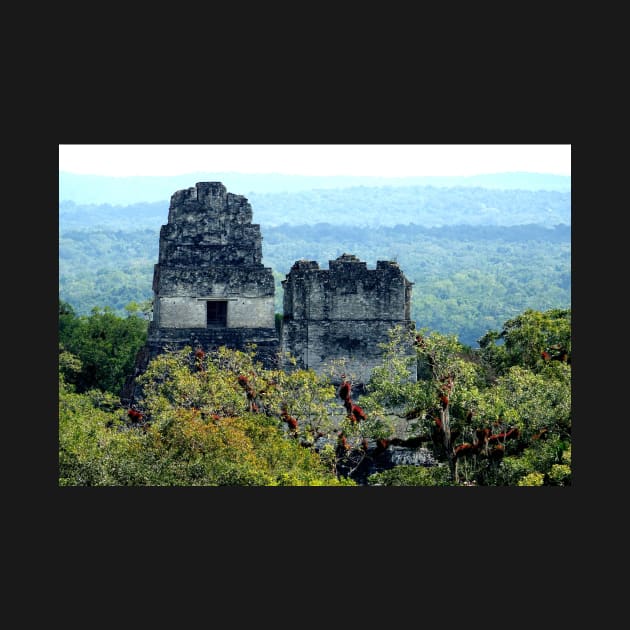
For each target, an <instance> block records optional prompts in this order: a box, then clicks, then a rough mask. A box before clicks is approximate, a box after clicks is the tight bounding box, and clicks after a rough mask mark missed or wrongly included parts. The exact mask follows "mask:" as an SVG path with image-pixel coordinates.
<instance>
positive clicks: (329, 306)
mask: <svg viewBox="0 0 630 630" xmlns="http://www.w3.org/2000/svg"><path fill="white" fill-rule="evenodd" d="M282 286H283V288H284V304H283V311H284V314H283V322H282V348H283V350H284V351H287V352H289V353H291V355H292V356H293V357H295V359H297V364H298V365H299V366H300V367H302V368H311V369H313V370H315V371H316V372H319V373H321V372H324V371H326V369H327V368H328V366H329V365H330V364H331V362H332V361H335V360H339V359H346V366H347V369H348V371H349V372H352V373H353V374H355V378H356V379H357V380H358V381H362V382H367V380H369V377H370V373H371V371H372V369H373V368H374V367H376V365H378V364H379V362H380V361H381V358H382V349H381V347H380V346H379V344H380V343H386V342H387V341H388V340H389V335H388V332H389V330H390V329H392V328H393V327H394V326H397V325H402V326H404V327H406V328H409V329H412V328H413V327H414V324H413V322H412V321H411V319H410V313H411V288H412V283H411V282H410V281H409V280H407V278H405V276H404V274H403V273H402V271H401V270H400V268H399V266H398V264H397V263H395V262H390V261H382V260H380V261H378V262H377V264H376V269H368V268H367V263H365V262H362V261H360V260H359V259H358V258H357V257H356V256H354V255H353V254H343V255H342V256H340V257H339V258H337V259H336V260H331V261H329V268H328V269H320V268H319V265H318V263H317V262H316V261H308V260H299V261H297V262H296V263H295V264H294V265H293V267H292V268H291V270H290V272H289V273H288V274H287V276H286V278H285V280H283V282H282ZM409 354H410V356H411V355H413V354H414V353H413V350H412V348H409ZM412 377H413V376H412Z"/></svg>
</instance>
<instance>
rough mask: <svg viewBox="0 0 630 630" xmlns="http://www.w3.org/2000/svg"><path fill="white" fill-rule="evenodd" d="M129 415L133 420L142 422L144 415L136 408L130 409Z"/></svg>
mask: <svg viewBox="0 0 630 630" xmlns="http://www.w3.org/2000/svg"><path fill="white" fill-rule="evenodd" d="M127 415H128V416H129V417H130V418H131V420H132V421H133V422H140V421H141V420H142V418H143V417H144V416H143V415H142V414H141V413H140V412H139V411H136V410H135V409H129V410H128V411H127Z"/></svg>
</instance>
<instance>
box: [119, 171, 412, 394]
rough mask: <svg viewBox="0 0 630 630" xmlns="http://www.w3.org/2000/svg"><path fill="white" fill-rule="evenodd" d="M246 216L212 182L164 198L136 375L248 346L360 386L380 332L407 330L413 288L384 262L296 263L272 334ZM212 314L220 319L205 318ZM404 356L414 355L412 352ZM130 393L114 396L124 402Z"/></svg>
mask: <svg viewBox="0 0 630 630" xmlns="http://www.w3.org/2000/svg"><path fill="white" fill-rule="evenodd" d="M252 219H253V212H252V208H251V205H250V204H249V202H248V201H247V199H246V198H245V197H244V196H242V195H236V194H233V193H229V192H227V190H226V188H225V186H224V185H223V184H222V183H221V182H198V183H197V184H195V186H194V187H193V188H188V189H185V190H178V191H177V192H175V193H174V194H173V195H172V197H171V202H170V206H169V212H168V222H167V224H166V225H163V226H162V228H161V230H160V241H159V254H158V262H157V264H156V265H155V268H154V274H153V294H154V304H153V319H152V321H151V323H150V325H149V331H148V338H147V343H146V346H145V347H144V348H143V349H142V351H141V352H140V353H139V355H138V360H137V362H136V374H138V373H140V372H142V371H143V370H144V369H145V368H146V365H147V364H148V361H150V359H151V358H153V357H154V356H156V355H157V354H159V353H160V352H162V351H164V350H165V349H167V348H169V349H181V348H183V347H184V346H186V345H190V346H191V347H193V348H195V349H196V348H197V347H201V348H203V349H204V350H206V351H209V350H210V351H211V350H213V349H216V348H217V347H219V346H221V345H225V346H228V347H232V348H236V349H241V350H244V349H246V347H247V346H248V345H249V344H252V343H254V344H256V346H257V354H258V357H257V358H258V359H259V360H261V361H262V362H263V364H264V365H265V366H266V367H276V366H277V365H278V364H280V365H281V366H282V367H285V368H287V369H288V365H289V364H288V363H279V361H280V359H279V357H280V356H281V352H282V353H289V354H290V355H292V356H293V357H295V358H296V359H297V362H298V367H301V368H310V369H313V370H314V371H315V372H317V373H319V374H322V373H325V372H327V370H328V368H329V367H330V365H331V363H332V362H335V361H339V360H345V361H346V367H347V370H348V372H349V373H352V374H353V375H354V381H355V383H356V382H363V383H365V382H367V380H368V379H369V377H370V373H371V371H372V369H373V368H374V367H375V366H376V365H377V364H378V363H379V362H380V360H381V356H382V350H381V348H380V347H379V344H380V343H382V342H387V341H388V338H389V337H388V331H389V330H390V329H391V328H393V327H394V326H396V325H403V326H405V327H407V328H409V329H413V328H414V323H413V322H412V321H411V319H410V312H411V289H412V283H411V282H409V280H407V278H406V277H405V275H404V274H403V272H402V271H401V269H400V268H399V266H398V264H397V263H395V262H391V261H382V260H380V261H378V262H377V264H376V268H375V269H368V268H367V264H366V263H365V262H362V261H361V260H359V259H358V258H357V257H356V256H354V255H353V254H343V255H342V256H340V257H339V258H337V259H336V260H331V261H329V268H328V269H320V268H319V264H318V263H317V262H316V261H309V260H298V261H296V262H295V263H294V265H293V266H292V268H291V270H290V272H289V273H288V274H287V276H286V278H285V280H283V281H282V285H283V288H284V302H283V319H282V329H281V336H280V337H279V336H278V334H277V332H276V327H275V313H274V293H275V286H274V279H273V273H272V270H271V269H270V268H268V267H264V266H263V264H262V236H261V233H260V226H259V225H257V224H253V223H252ZM216 302H219V303H220V304H218V305H217V304H216ZM214 309H218V310H219V311H221V312H222V315H216V314H212V312H213V310H214ZM408 352H409V355H410V356H413V355H414V354H415V353H414V351H413V348H412V347H411V346H410V347H409V348H408ZM413 378H415V375H414V377H413ZM129 387H131V386H129ZM129 387H126V392H127V395H125V394H124V393H123V398H125V397H126V398H127V399H128V398H129V397H132V394H130V393H129V392H130V391H132V390H130V389H129Z"/></svg>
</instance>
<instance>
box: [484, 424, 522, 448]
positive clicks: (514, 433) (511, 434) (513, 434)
mask: <svg viewBox="0 0 630 630" xmlns="http://www.w3.org/2000/svg"><path fill="white" fill-rule="evenodd" d="M518 435H519V431H518V427H514V428H513V429H510V430H509V431H503V432H501V433H495V434H494V435H490V436H489V437H488V443H489V444H494V443H496V442H499V441H501V440H503V441H505V440H511V439H512V438H517V437H518Z"/></svg>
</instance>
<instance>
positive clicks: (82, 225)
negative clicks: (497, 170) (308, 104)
mask: <svg viewBox="0 0 630 630" xmlns="http://www.w3.org/2000/svg"><path fill="white" fill-rule="evenodd" d="M173 192H174V191H173ZM246 196H247V199H248V200H249V202H250V204H251V206H252V210H253V214H254V222H255V223H258V224H260V225H261V226H263V228H266V227H270V226H275V225H283V224H288V225H305V224H308V225H314V224H316V223H330V224H332V225H338V226H339V229H340V230H343V231H347V230H352V229H353V228H356V227H360V226H379V225H390V226H394V225H401V224H403V225H404V224H410V223H415V224H416V225H424V226H427V227H433V226H435V227H437V226H441V225H495V226H510V225H528V224H536V225H541V226H546V227H550V228H551V227H554V226H555V225H560V224H564V225H570V224H571V193H570V192H559V191H553V190H537V191H531V190H520V189H516V190H509V189H508V190H505V189H490V188H479V187H477V188H467V187H452V188H439V187H436V186H404V187H403V186H400V187H398V186H380V187H373V188H368V187H365V186H358V187H350V188H320V189H316V190H308V191H301V192H291V193H254V192H252V193H249V194H248V195H246ZM168 206H169V201H168V200H166V199H165V200H162V201H154V202H140V203H134V204H129V205H112V204H110V203H106V204H82V203H75V202H74V201H62V202H60V203H59V228H60V231H61V232H63V231H66V230H85V229H94V228H108V229H117V230H139V229H145V228H146V229H159V227H160V226H161V225H163V224H165V223H166V222H167V219H168ZM340 234H341V232H340Z"/></svg>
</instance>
